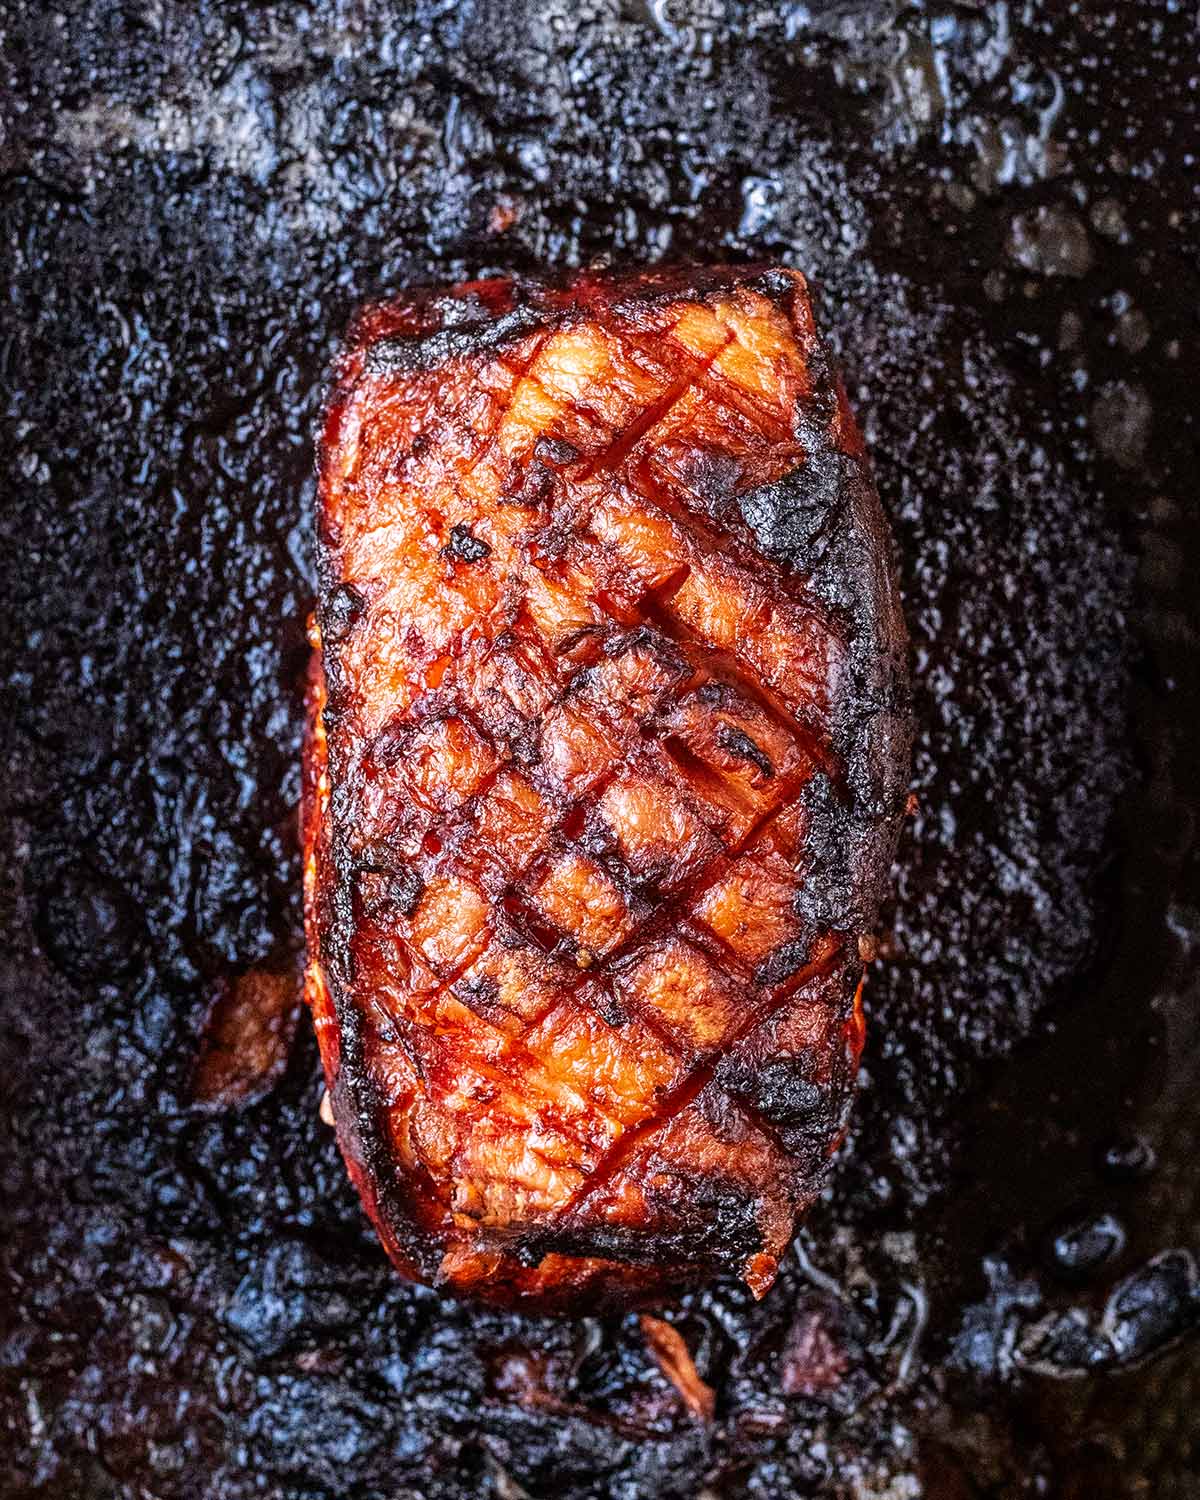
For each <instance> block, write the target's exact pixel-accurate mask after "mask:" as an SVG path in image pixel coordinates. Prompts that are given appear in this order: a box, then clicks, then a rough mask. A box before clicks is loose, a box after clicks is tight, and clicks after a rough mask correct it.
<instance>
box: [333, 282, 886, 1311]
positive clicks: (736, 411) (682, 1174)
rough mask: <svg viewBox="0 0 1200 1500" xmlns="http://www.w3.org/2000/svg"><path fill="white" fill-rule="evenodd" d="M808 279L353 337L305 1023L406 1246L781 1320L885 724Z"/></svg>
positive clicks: (853, 1011) (615, 1298) (408, 322)
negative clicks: (706, 1297)
mask: <svg viewBox="0 0 1200 1500" xmlns="http://www.w3.org/2000/svg"><path fill="white" fill-rule="evenodd" d="M888 546H889V543H888V538H887V535H886V531H885V527H884V522H883V518H882V515H881V513H880V509H879V504H878V500H877V498H876V496H875V493H874V490H873V488H872V486H871V484H870V480H869V477H868V476H867V473H866V470H865V467H864V459H863V454H862V448H861V442H860V439H859V435H858V432H857V430H856V428H855V425H854V421H853V418H852V416H851V414H850V412H849V409H848V407H847V405H846V401H845V398H844V394H843V393H842V391H841V388H840V385H839V383H838V382H837V381H836V379H835V377H833V376H832V374H831V372H830V369H829V365H828V360H827V357H826V354H825V351H824V348H823V346H822V344H821V342H820V340H819V337H818V335H817V333H816V330H815V328H814V325H813V321H812V314H811V310H810V306H809V301H808V296H807V291H806V287H805V283H804V280H803V278H802V277H801V276H800V275H799V274H798V273H796V272H791V271H783V270H763V269H762V268H749V269H747V268H728V269H717V270H691V271H685V272H674V273H654V274H644V275H640V276H639V275H634V276H602V275H597V274H592V273H585V274H583V275H580V276H578V277H577V278H576V279H575V280H574V281H572V282H571V283H569V284H567V285H565V286H558V287H554V286H550V285H546V284H540V283H539V284H531V283H522V282H514V281H509V280H494V281H487V282H479V283H474V284H470V285H465V286H459V287H455V288H453V289H451V290H450V291H449V292H447V293H444V294H435V293H416V294H413V295H411V296H408V297H404V298H401V299H400V300H399V301H397V302H395V303H392V304H389V305H387V306H383V307H379V308H375V309H374V310H372V311H370V312H369V313H367V314H366V315H365V316H364V317H363V318H362V320H361V321H360V323H359V325H358V327H357V329H356V331H355V333H354V335H353V336H352V339H351V341H350V346H349V348H348V350H347V352H346V353H345V355H344V356H343V360H342V364H341V368H340V374H339V379H338V382H337V385H336V389H335V392H334V394H333V397H332V400H331V403H330V406H329V410H328V418H327V423H326V429H325V434H324V440H323V444H322V450H321V483H320V499H319V568H320V591H321V592H320V603H319V610H318V630H317V632H316V634H317V635H319V648H320V649H319V652H318V653H317V655H316V656H315V658H314V668H313V675H312V686H311V693H310V698H311V730H310V735H309V741H308V748H307V753H306V761H307V765H306V853H307V858H306V909H307V921H308V938H309V971H308V995H309V1000H310V1003H311V1005H312V1008H313V1012H314V1016H315V1019H316V1024H317V1031H318V1036H319V1039H320V1044H321V1051H322V1056H323V1058H324V1062H325V1068H326V1072H327V1076H328V1080H329V1086H330V1095H331V1100H332V1107H333V1114H334V1118H335V1121H336V1125H337V1130H338V1136H339V1140H340V1142H341V1146H342V1149H343V1151H344V1153H345V1156H346V1159H347V1161H348V1163H349V1166H350V1170H351V1173H352V1175H353V1176H354V1179H355V1181H356V1183H357V1185H358V1188H359V1190H360V1192H361V1194H362V1197H363V1200H364V1203H365V1204H366V1207H367V1209H368V1211H369V1213H370V1214H371V1217H372V1219H373V1220H374V1222H375V1224H376V1226H377V1227H378V1230H379V1233H380V1235H381V1237H382V1238H383V1241H384V1243H385V1244H386V1246H387V1248H388V1251H389V1252H390V1254H391V1255H392V1258H393V1259H394V1261H395V1262H396V1264H397V1266H398V1267H399V1268H400V1269H401V1270H402V1271H403V1272H404V1273H405V1274H407V1275H409V1276H412V1277H416V1278H419V1279H421V1280H424V1281H427V1282H429V1283H431V1284H433V1285H436V1286H438V1287H440V1288H442V1289H444V1290H446V1291H450V1292H455V1293H459V1294H472V1295H477V1296H481V1297H486V1298H488V1299H490V1300H494V1301H501V1302H524V1303H528V1304H530V1305H534V1306H540V1307H546V1308H552V1309H566V1308H570V1307H574V1306H582V1305H596V1304H598V1303H601V1302H605V1301H608V1302H617V1303H630V1302H638V1301H647V1300H649V1299H652V1298H655V1297H660V1296H663V1295H667V1294H670V1293H671V1292H673V1291H675V1290H678V1289H682V1288H683V1287H684V1286H686V1285H687V1284H690V1283H694V1282H696V1281H698V1280H701V1279H703V1278H705V1277H708V1276H711V1275H713V1274H715V1273H717V1272H720V1271H725V1270H730V1271H735V1272H737V1273H738V1274H740V1275H741V1276H742V1277H743V1278H744V1279H745V1280H746V1282H747V1283H748V1284H749V1286H750V1287H751V1288H752V1289H753V1291H754V1292H755V1294H756V1295H761V1294H762V1292H763V1291H765V1289H766V1288H767V1287H769V1286H770V1284H771V1282H772V1280H773V1278H774V1275H775V1272H776V1269H777V1265H778V1262H779V1258H780V1257H781V1256H782V1254H783V1253H784V1251H785V1249H786V1247H787V1245H788V1241H789V1239H790V1237H791V1234H792V1232H793V1229H794V1225H795V1221H796V1218H797V1215H798V1214H799V1213H800V1212H802V1211H803V1209H804V1208H805V1207H806V1205H807V1204H808V1203H809V1202H810V1201H811V1200H812V1198H813V1197H814V1195H815V1194H816V1193H817V1192H818V1190H819V1189H820V1187H821V1185H822V1182H823V1180H824V1177H825V1174H826V1171H827V1168H828V1163H829V1160H830V1156H831V1154H832V1152H833V1151H834V1149H835V1147H836V1146H837V1143H838V1141H839V1139H840V1138H841V1135H842V1133H843V1130H844V1126H845V1122H846V1116H847V1111H848V1109H849V1105H850V1100H851V1095H852V1092H853V1086H854V1078H855V1072H856V1068H857V1063H858V1056H859V1051H860V1048H861V1044H862V1037H863V1015H862V1008H861V1002H860V993H861V982H862V977H863V969H864V959H865V957H866V956H868V955H869V952H870V942H869V933H870V930H871V927H872V924H873V922H874V920H875V914H876V908H877V904H878V899H879V895H880V891H881V886H882V883H883V881H884V880H885V879H886V876H887V871H888V867H889V863H890V860H891V856H892V852H893V849H894V842H895V835H896V830H897V826H898V819H899V816H900V812H901V809H902V805H903V799H904V793H905V785H906V776H907V757H908V739H909V723H908V717H907V709H906V695H905V669H904V638H903V627H902V624H901V621H900V617H899V612H898V606H897V602H896V594H895V589H894V585H893V581H892V575H891V570H890V563H889V558H888Z"/></svg>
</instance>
